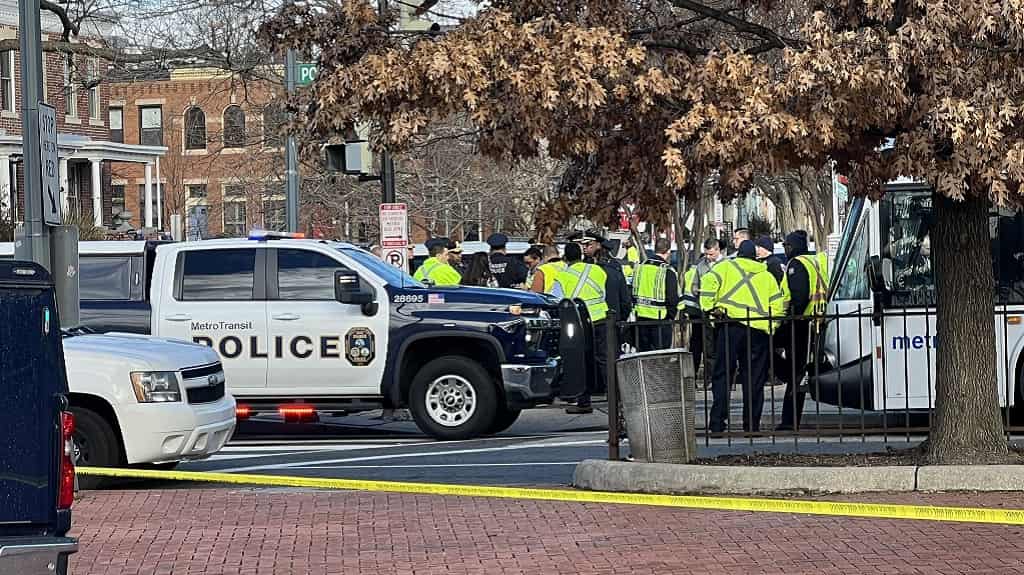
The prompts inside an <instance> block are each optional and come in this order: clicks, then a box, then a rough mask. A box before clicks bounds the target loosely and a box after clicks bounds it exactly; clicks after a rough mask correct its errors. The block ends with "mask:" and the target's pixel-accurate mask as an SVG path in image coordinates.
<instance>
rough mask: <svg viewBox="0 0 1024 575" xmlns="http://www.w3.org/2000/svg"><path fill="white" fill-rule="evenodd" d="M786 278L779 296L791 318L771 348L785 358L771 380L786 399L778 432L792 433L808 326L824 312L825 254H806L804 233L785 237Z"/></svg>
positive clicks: (799, 407) (797, 417) (777, 362)
mask: <svg viewBox="0 0 1024 575" xmlns="http://www.w3.org/2000/svg"><path fill="white" fill-rule="evenodd" d="M783 245H784V247H785V248H786V257H787V258H788V259H789V262H788V264H787V265H786V275H785V276H784V278H783V280H782V294H783V297H784V298H785V302H786V304H787V307H788V314H789V315H790V316H794V317H793V319H791V320H790V321H788V322H787V323H786V325H785V326H784V329H783V330H782V331H781V332H780V333H779V335H778V337H777V338H776V340H775V344H776V345H778V346H780V347H783V348H785V350H786V357H785V358H776V360H775V376H776V377H778V378H779V379H780V380H782V381H784V382H786V395H785V397H784V398H783V404H782V421H781V422H780V424H779V426H778V427H777V428H776V429H777V430H778V431H792V430H794V429H798V428H799V427H800V416H801V415H802V414H803V410H804V400H805V399H806V396H807V394H806V393H805V392H803V391H799V388H800V385H801V384H802V383H803V379H804V376H805V375H806V374H807V356H808V354H809V352H810V346H811V333H812V329H811V328H812V323H813V321H814V320H813V318H812V316H814V315H815V314H820V313H822V312H824V311H825V303H826V302H825V296H826V290H827V289H828V260H827V257H828V256H827V254H825V253H819V254H817V255H816V256H815V255H811V254H809V253H808V250H807V232H805V231H804V230H796V231H795V232H793V233H791V234H789V235H788V236H786V241H785V244H783Z"/></svg>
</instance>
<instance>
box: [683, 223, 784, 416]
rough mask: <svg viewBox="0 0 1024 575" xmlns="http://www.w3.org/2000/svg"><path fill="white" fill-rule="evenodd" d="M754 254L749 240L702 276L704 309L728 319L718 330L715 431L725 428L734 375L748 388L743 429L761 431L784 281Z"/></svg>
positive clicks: (714, 393)
mask: <svg viewBox="0 0 1024 575" xmlns="http://www.w3.org/2000/svg"><path fill="white" fill-rule="evenodd" d="M755 257H756V251H755V249H754V242H752V241H750V240H744V241H743V242H740V247H739V250H738V251H737V254H736V258H734V259H731V260H727V261H724V262H721V263H719V264H717V265H715V267H713V268H712V269H711V271H710V272H709V273H708V274H707V275H706V276H705V277H704V278H703V279H702V280H701V287H700V307H701V309H702V310H704V311H705V312H708V313H710V314H712V315H713V316H715V317H717V318H720V319H723V320H724V323H723V324H722V325H719V326H717V328H716V330H715V332H716V340H717V341H716V345H715V348H716V356H717V357H716V358H715V365H714V378H713V382H712V387H711V390H712V395H713V397H714V401H713V403H712V405H711V418H710V430H711V432H712V433H721V432H723V431H725V427H726V423H727V420H728V418H729V387H730V382H731V380H732V378H733V375H734V374H735V375H736V377H737V381H738V383H739V384H740V385H741V386H742V389H743V430H744V431H747V432H757V431H760V422H761V411H762V410H763V408H764V384H765V380H766V379H767V377H768V360H769V357H770V354H771V349H770V347H771V338H770V334H771V333H772V332H773V331H774V329H775V327H776V325H777V323H778V322H777V321H775V320H769V319H766V318H768V317H769V316H775V317H779V316H781V315H782V313H783V310H784V309H785V308H784V305H783V295H782V291H781V290H780V289H779V284H778V283H777V282H776V281H775V278H774V277H772V274H771V273H769V272H768V268H767V267H766V266H765V265H764V264H763V263H761V262H759V261H757V260H756V259H755ZM748 354H749V355H748ZM737 365H738V366H739V367H738V369H737Z"/></svg>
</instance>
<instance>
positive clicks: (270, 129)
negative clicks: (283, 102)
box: [263, 104, 287, 148]
mask: <svg viewBox="0 0 1024 575" xmlns="http://www.w3.org/2000/svg"><path fill="white" fill-rule="evenodd" d="M286 120H287V116H286V115H285V113H284V110H282V109H281V107H280V106H278V105H276V104H267V105H266V106H265V107H264V108H263V146H264V147H265V148H280V147H282V146H284V133H283V132H284V123H285V121H286Z"/></svg>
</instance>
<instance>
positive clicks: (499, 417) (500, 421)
mask: <svg viewBox="0 0 1024 575" xmlns="http://www.w3.org/2000/svg"><path fill="white" fill-rule="evenodd" d="M522 412H523V410H521V409H510V408H508V407H504V406H499V407H498V412H497V413H495V414H494V419H493V420H492V421H491V426H490V428H489V429H488V430H487V433H488V434H489V435H493V434H495V433H501V432H502V431H505V430H506V429H508V428H510V427H512V424H513V423H515V422H516V420H517V419H519V414H520V413H522Z"/></svg>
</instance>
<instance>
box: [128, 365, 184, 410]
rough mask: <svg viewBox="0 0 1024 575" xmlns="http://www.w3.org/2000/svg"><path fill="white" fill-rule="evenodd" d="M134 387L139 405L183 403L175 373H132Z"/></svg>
mask: <svg viewBox="0 0 1024 575" xmlns="http://www.w3.org/2000/svg"><path fill="white" fill-rule="evenodd" d="M132 387H134V388H135V399H138V400H139V403H163V402H168V401H181V388H180V387H178V374H177V373H175V372H173V371H135V372H132Z"/></svg>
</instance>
